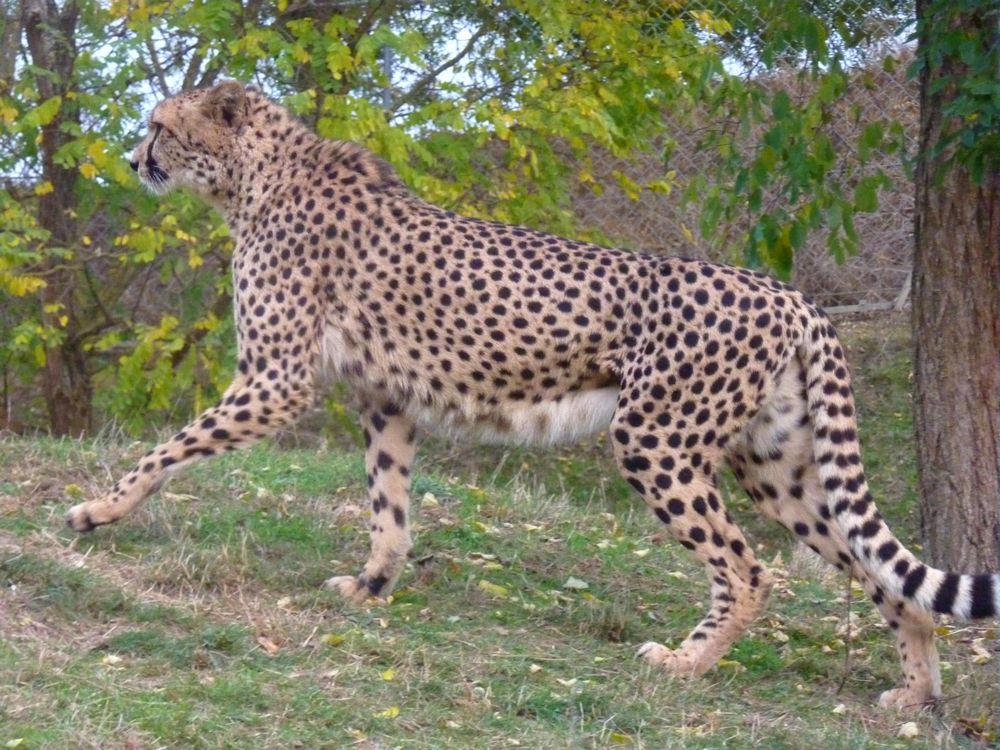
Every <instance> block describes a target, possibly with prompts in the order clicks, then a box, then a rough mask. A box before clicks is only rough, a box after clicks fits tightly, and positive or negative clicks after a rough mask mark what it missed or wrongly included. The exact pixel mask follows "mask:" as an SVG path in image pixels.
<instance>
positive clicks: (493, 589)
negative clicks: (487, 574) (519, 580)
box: [479, 579, 508, 598]
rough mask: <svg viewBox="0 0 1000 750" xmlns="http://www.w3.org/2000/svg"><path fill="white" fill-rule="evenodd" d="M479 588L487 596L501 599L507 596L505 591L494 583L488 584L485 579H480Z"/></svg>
mask: <svg viewBox="0 0 1000 750" xmlns="http://www.w3.org/2000/svg"><path fill="white" fill-rule="evenodd" d="M479 588H480V589H482V590H483V591H485V592H486V593H487V594H489V595H490V596H493V597H497V598H503V597H506V596H507V593H508V592H507V589H506V588H504V587H503V586H500V585H498V584H496V583H490V582H489V581H487V580H485V579H480V581H479Z"/></svg>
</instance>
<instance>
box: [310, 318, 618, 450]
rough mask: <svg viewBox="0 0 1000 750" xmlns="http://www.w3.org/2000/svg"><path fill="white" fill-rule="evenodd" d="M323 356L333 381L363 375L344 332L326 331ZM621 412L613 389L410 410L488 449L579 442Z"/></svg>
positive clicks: (432, 426) (428, 425)
mask: <svg viewBox="0 0 1000 750" xmlns="http://www.w3.org/2000/svg"><path fill="white" fill-rule="evenodd" d="M319 356H320V370H321V372H322V373H323V375H325V376H326V377H327V378H330V379H340V378H345V377H346V378H348V379H353V378H352V375H355V374H357V370H358V369H360V368H359V365H360V362H359V358H358V355H357V353H356V352H353V351H350V347H348V346H346V342H345V341H344V337H343V335H342V334H341V332H340V331H339V330H337V329H336V328H334V327H332V326H329V327H327V329H326V330H325V331H324V334H323V337H322V339H321V341H320V351H319ZM352 371H354V372H352ZM400 385H402V384H400ZM617 406H618V388H616V387H610V388H595V389H593V390H588V391H575V392H572V393H567V394H566V395H564V396H563V397H562V398H561V399H559V400H558V401H543V402H541V403H538V404H531V403H524V402H521V401H512V402H508V403H502V404H499V405H497V406H494V407H491V408H490V409H489V411H486V409H487V407H484V406H483V405H482V404H479V403H476V402H475V400H474V399H473V398H468V399H465V400H464V402H463V403H461V404H460V405H459V408H457V409H447V410H446V409H437V408H435V407H434V406H422V405H416V404H411V405H409V406H408V407H405V408H406V411H407V413H408V414H409V416H410V417H411V418H412V419H413V420H414V421H415V422H416V424H417V425H418V426H419V427H420V428H421V429H425V430H427V431H429V432H434V433H439V434H445V435H449V436H453V437H470V438H473V439H476V440H480V441H482V442H486V443H499V444H505V445H511V444H532V445H551V444H553V443H569V442H573V441H574V440H577V439H579V438H581V437H583V436H585V435H589V434H591V433H593V432H597V431H598V430H602V429H604V428H605V427H607V426H608V424H610V422H611V417H612V416H613V415H614V412H615V409H616V408H617Z"/></svg>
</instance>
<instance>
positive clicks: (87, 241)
mask: <svg viewBox="0 0 1000 750" xmlns="http://www.w3.org/2000/svg"><path fill="white" fill-rule="evenodd" d="M80 241H81V242H82V243H83V244H84V245H86V246H87V247H90V243H91V242H93V240H91V239H90V235H89V234H85V235H83V237H81V238H80Z"/></svg>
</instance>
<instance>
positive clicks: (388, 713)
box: [373, 706, 399, 719]
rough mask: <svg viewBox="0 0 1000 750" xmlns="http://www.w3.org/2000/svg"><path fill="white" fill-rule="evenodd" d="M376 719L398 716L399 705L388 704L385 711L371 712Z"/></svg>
mask: <svg viewBox="0 0 1000 750" xmlns="http://www.w3.org/2000/svg"><path fill="white" fill-rule="evenodd" d="M373 716H374V717H375V718H376V719H395V718H396V717H397V716H399V706H389V708H387V709H386V710H385V711H379V712H378V713H377V714H373Z"/></svg>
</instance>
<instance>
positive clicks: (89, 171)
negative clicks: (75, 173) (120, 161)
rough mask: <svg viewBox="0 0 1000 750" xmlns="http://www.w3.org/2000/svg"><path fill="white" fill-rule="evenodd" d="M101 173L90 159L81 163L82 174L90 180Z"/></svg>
mask: <svg viewBox="0 0 1000 750" xmlns="http://www.w3.org/2000/svg"><path fill="white" fill-rule="evenodd" d="M100 173H101V170H99V169H98V168H97V167H95V166H94V165H93V164H91V163H90V162H89V161H88V162H84V163H83V164H81V165H80V174H82V175H83V176H84V177H86V178H87V179H88V180H93V179H94V178H95V177H97V175H99V174H100Z"/></svg>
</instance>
